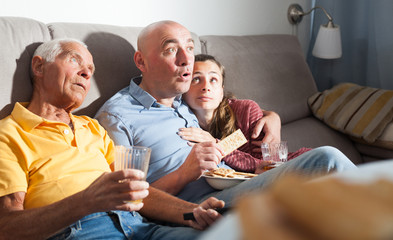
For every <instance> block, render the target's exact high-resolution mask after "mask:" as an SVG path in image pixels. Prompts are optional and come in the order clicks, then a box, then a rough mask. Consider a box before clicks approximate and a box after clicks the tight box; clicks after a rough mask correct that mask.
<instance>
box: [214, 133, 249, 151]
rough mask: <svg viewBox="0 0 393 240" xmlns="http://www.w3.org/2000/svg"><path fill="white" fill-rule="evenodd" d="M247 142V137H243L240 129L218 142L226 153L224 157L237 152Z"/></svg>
mask: <svg viewBox="0 0 393 240" xmlns="http://www.w3.org/2000/svg"><path fill="white" fill-rule="evenodd" d="M246 142H247V139H246V137H245V136H244V135H243V133H242V131H241V130H240V129H238V130H236V131H235V132H233V133H232V134H231V135H229V136H227V137H226V138H224V139H223V140H221V141H219V142H218V145H220V146H221V148H222V150H223V151H224V157H225V156H226V155H228V154H230V153H231V152H233V151H235V150H236V149H238V148H239V147H241V146H242V145H243V144H245V143H246Z"/></svg>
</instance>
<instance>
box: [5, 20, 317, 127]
mask: <svg viewBox="0 0 393 240" xmlns="http://www.w3.org/2000/svg"><path fill="white" fill-rule="evenodd" d="M141 29H142V28H140V27H122V26H111V25H102V24H86V23H50V24H43V23H41V22H39V21H35V20H33V19H27V18H17V17H0V32H1V33H2V34H1V35H0V40H1V45H0V54H1V62H0V68H1V74H0V81H1V84H0V90H1V91H0V118H3V117H5V116H7V115H8V114H9V113H10V112H11V110H12V107H13V105H14V103H15V102H16V101H29V100H30V97H31V91H32V87H31V82H30V74H29V71H30V70H29V68H30V67H29V66H30V61H31V57H32V54H33V52H34V50H35V49H36V47H37V46H38V45H39V44H40V43H42V42H44V41H48V40H50V39H54V38H65V37H71V38H76V39H79V40H81V41H83V42H85V43H86V44H87V46H88V48H89V50H90V52H91V53H92V55H93V58H94V62H95V65H96V73H95V74H94V76H93V78H92V84H91V89H90V92H89V93H88V95H87V97H86V99H85V101H84V103H83V105H82V106H81V107H80V108H79V109H77V110H76V111H75V113H76V114H79V115H88V116H91V117H93V116H94V115H95V113H96V111H97V110H98V109H99V108H100V106H101V105H102V104H103V103H104V102H105V101H106V100H107V99H108V98H109V97H111V96H112V95H113V94H114V93H115V92H117V91H118V90H120V89H121V88H123V87H125V86H127V85H128V84H129V82H130V79H131V78H132V77H134V76H137V75H139V74H140V72H139V70H138V69H137V68H136V66H135V64H134V62H133V55H134V53H135V51H136V49H137V36H138V34H139V32H140V31H141ZM192 35H193V38H194V42H195V53H196V54H198V53H201V52H203V53H208V54H211V55H213V56H216V57H217V59H218V60H219V61H221V62H222V64H223V65H224V66H225V68H226V73H227V75H226V76H227V77H226V83H225V88H226V90H228V91H231V92H233V93H234V94H235V96H236V97H238V98H249V99H253V100H255V101H256V102H257V103H258V104H259V105H260V106H261V107H262V108H264V109H269V110H274V111H276V112H278V113H279V114H280V116H281V119H282V122H283V123H286V122H291V121H295V120H297V119H301V118H303V117H306V116H310V115H311V112H310V110H309V108H308V106H307V98H308V97H309V96H311V95H312V94H314V93H315V92H316V91H317V89H316V86H315V82H314V80H313V78H312V76H311V73H310V71H309V68H308V67H307V64H306V62H305V60H304V57H303V52H302V50H301V47H300V44H299V42H298V40H297V38H296V37H295V36H291V35H257V36H197V35H196V34H194V33H193V34H192Z"/></svg>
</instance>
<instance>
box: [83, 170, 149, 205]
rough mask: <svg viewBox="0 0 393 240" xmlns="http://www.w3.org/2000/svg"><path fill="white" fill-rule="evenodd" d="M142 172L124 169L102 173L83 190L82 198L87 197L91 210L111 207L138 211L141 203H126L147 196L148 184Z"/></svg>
mask: <svg viewBox="0 0 393 240" xmlns="http://www.w3.org/2000/svg"><path fill="white" fill-rule="evenodd" d="M143 176H144V173H143V172H142V171H140V170H135V169H126V170H120V171H116V172H111V173H104V174H102V175H101V176H100V177H99V178H97V179H96V180H95V181H94V182H93V183H92V184H91V185H90V186H89V187H88V188H86V189H85V190H84V191H83V195H84V196H83V199H87V200H88V201H89V203H87V205H88V206H92V207H94V208H95V209H93V211H92V212H101V211H102V212H103V211H109V210H113V209H117V210H123V211H138V210H140V209H141V208H142V207H143V203H137V204H134V203H128V202H127V201H132V200H139V199H143V198H145V197H147V195H148V194H149V191H148V190H147V189H148V188H149V184H148V183H147V182H146V181H143V180H142V179H143Z"/></svg>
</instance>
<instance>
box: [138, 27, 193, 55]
mask: <svg viewBox="0 0 393 240" xmlns="http://www.w3.org/2000/svg"><path fill="white" fill-rule="evenodd" d="M174 27H178V28H180V29H183V30H185V31H187V32H188V30H187V28H185V27H184V26H183V25H181V24H179V23H177V22H174V21H170V20H164V21H159V22H155V23H152V24H149V25H147V26H146V27H145V28H143V29H142V31H141V32H140V33H139V36H138V50H139V51H141V52H143V51H144V50H145V49H146V42H147V39H149V38H152V37H154V35H162V32H164V31H165V29H168V28H174ZM190 36H191V34H190Z"/></svg>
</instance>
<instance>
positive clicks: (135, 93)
mask: <svg viewBox="0 0 393 240" xmlns="http://www.w3.org/2000/svg"><path fill="white" fill-rule="evenodd" d="M141 81H142V77H141V76H138V77H134V78H132V79H131V83H130V88H129V93H130V95H131V96H132V97H133V98H135V99H136V100H137V101H138V102H139V103H140V104H141V105H142V106H143V107H145V108H147V109H149V108H151V107H160V106H162V105H161V104H159V103H157V100H156V99H155V98H154V97H153V96H152V95H150V94H149V93H148V92H146V91H145V90H143V89H142V88H141V87H139V84H140V83H141ZM180 104H181V95H179V96H176V97H175V99H174V101H173V107H174V108H176V109H177V108H178V107H179V106H180Z"/></svg>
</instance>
